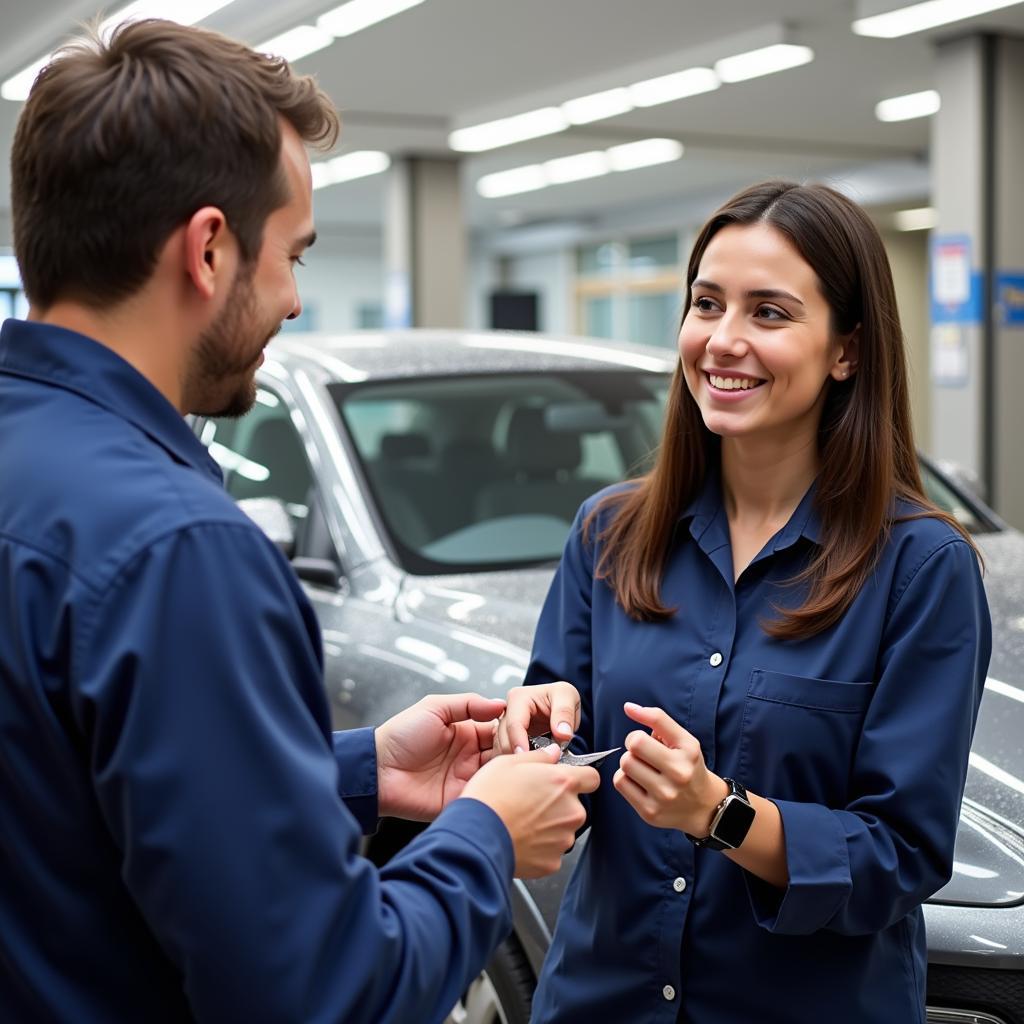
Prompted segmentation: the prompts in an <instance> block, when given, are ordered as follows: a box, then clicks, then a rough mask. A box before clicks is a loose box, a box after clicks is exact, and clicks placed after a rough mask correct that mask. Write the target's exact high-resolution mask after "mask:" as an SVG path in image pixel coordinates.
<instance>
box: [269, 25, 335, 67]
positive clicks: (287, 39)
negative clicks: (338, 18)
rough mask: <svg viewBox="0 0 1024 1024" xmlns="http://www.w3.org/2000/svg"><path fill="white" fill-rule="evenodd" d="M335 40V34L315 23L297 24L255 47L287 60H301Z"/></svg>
mask: <svg viewBox="0 0 1024 1024" xmlns="http://www.w3.org/2000/svg"><path fill="white" fill-rule="evenodd" d="M333 42H334V36H332V35H331V34H330V32H324V31H322V30H321V29H318V28H316V27H315V26H314V25H296V27H295V28H291V29H289V30H288V31H287V32H282V33H281V34H280V35H279V36H274V38H273V39H268V40H267V41H266V42H265V43H260V45H259V46H255V47H253V49H255V50H258V51H259V52H260V53H269V54H272V55H273V56H275V57H283V58H284V59H285V60H287V61H293V60H299V59H300V58H302V57H308V56H309V55H310V54H311V53H316V52H317V50H322V49H323V48H324V47H325V46H330V45H331V43H333Z"/></svg>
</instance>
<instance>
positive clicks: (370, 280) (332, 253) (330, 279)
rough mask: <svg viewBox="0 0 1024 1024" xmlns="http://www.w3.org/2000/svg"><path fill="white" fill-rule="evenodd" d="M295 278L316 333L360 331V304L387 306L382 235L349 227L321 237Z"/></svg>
mask: <svg viewBox="0 0 1024 1024" xmlns="http://www.w3.org/2000/svg"><path fill="white" fill-rule="evenodd" d="M304 260H305V263H306V266H304V267H300V268H299V270H298V273H297V275H296V280H297V281H298V285H299V294H300V296H301V297H302V303H303V307H304V308H305V309H306V310H308V311H309V312H310V313H311V315H312V323H311V324H310V326H311V327H312V328H313V329H315V330H318V331H348V330H354V329H355V328H356V327H358V326H359V325H358V322H357V310H358V308H359V306H360V305H361V304H364V303H377V304H383V302H384V269H383V255H382V248H381V240H380V233H379V231H378V230H376V229H364V228H347V229H344V230H341V231H339V232H337V233H333V232H331V233H321V235H320V236H319V237H318V239H317V242H316V245H314V246H313V248H312V249H310V250H309V252H308V253H307V254H306V256H305V257H304Z"/></svg>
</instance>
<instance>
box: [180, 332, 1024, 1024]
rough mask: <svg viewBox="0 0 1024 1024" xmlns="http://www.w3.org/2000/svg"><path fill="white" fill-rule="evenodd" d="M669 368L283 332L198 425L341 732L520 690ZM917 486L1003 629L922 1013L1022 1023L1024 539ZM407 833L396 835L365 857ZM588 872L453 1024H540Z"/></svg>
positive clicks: (537, 910)
mask: <svg viewBox="0 0 1024 1024" xmlns="http://www.w3.org/2000/svg"><path fill="white" fill-rule="evenodd" d="M674 362H675V359H674V354H673V353H671V352H670V351H668V350H664V349H657V348H644V347H640V346H634V345H611V344H606V343H602V342H595V341H589V340H584V339H577V338H558V337H549V336H541V335H535V334H505V333H469V332H426V331H406V332H397V333H353V334H348V335H339V336H335V335H330V336H328V335H287V334H285V335H283V336H281V337H280V338H279V339H278V340H276V341H275V342H274V343H273V344H272V345H271V346H270V348H269V349H268V350H267V359H266V361H265V363H264V365H263V367H262V368H261V369H260V371H259V377H258V384H259V393H258V402H257V405H256V407H255V408H254V409H253V411H252V412H251V413H250V414H249V415H248V416H246V417H245V418H243V419H241V420H199V421H197V422H196V424H195V429H196V430H197V432H199V434H200V436H201V437H202V439H203V440H204V442H206V443H207V444H208V446H209V450H210V452H211V453H212V454H213V456H214V457H215V458H216V459H217V461H218V462H219V463H220V465H221V466H222V467H223V469H224V471H225V477H226V486H227V489H228V491H229V492H230V493H231V494H232V495H233V496H234V497H235V498H236V499H237V500H238V501H240V502H243V503H244V504H243V507H245V509H246V511H247V512H248V513H249V514H250V515H251V516H252V517H253V518H254V519H256V520H257V521H258V522H259V523H260V525H261V526H262V527H263V528H264V529H265V530H266V531H267V533H268V534H269V535H270V536H271V537H272V538H273V539H274V540H275V541H276V542H277V543H278V544H279V545H280V546H281V548H282V549H283V550H284V551H285V552H286V553H287V554H288V556H289V557H290V559H291V561H292V564H293V566H294V568H295V571H296V573H297V574H298V575H299V577H300V578H301V579H302V580H303V581H304V583H305V586H306V589H307V592H308V594H309V596H310V598H311V600H312V602H313V604H314V606H315V607H316V611H317V614H318V615H319V619H320V624H321V627H322V630H323V644H324V651H325V657H326V685H327V690H328V694H329V697H330V704H331V711H332V715H333V720H334V725H335V728H339V729H346V728H351V727H355V726H361V725H369V724H377V723H379V722H381V721H382V720H383V719H385V718H387V717H388V716H389V715H391V714H392V713H394V712H396V711H398V710H399V709H400V708H403V707H405V706H407V705H408V704H410V703H411V702H413V701H415V700H417V699H418V698H419V697H421V696H422V695H424V694H427V693H432V692H440V691H446V690H447V691H452V692H457V691H462V690H466V689H473V690H477V691H479V692H482V693H485V694H488V695H494V696H503V695H504V694H505V693H506V691H507V690H508V689H509V688H510V687H512V686H515V685H517V684H518V683H520V682H521V680H522V677H523V672H524V670H525V668H526V665H527V662H528V658H529V651H530V646H531V641H532V635H533V630H534V626H535V624H536V621H537V617H538V614H539V610H540V605H541V602H542V600H543V598H544V595H545V593H546V591H547V587H548V584H549V582H550V580H551V576H552V573H553V571H554V567H555V564H556V562H557V560H558V558H559V555H560V553H561V550H562V545H563V543H564V541H565V538H566V535H567V532H568V527H569V524H570V522H571V520H572V518H573V515H574V514H575V512H576V509H577V508H578V506H579V505H580V503H581V502H582V501H583V500H584V498H586V497H587V496H588V495H590V494H592V493H593V492H595V491H597V490H598V489H600V488H601V487H604V486H605V485H607V484H609V483H612V482H614V481H617V480H621V479H624V478H626V477H629V476H633V475H636V474H638V473H642V472H643V471H644V470H645V469H646V467H647V466H648V465H649V460H650V457H651V453H652V450H653V449H654V448H655V446H656V444H657V441H658V433H659V429H660V424H661V419H662V413H663V408H664V402H665V397H666V394H667V391H668V383H669V375H670V374H671V372H672V369H673V366H674ZM922 470H923V473H924V478H925V481H926V486H927V489H928V492H929V494H930V495H931V497H932V498H933V499H934V500H935V501H936V502H937V503H938V504H939V505H940V506H942V507H943V508H945V509H948V510H949V511H951V512H952V513H953V514H954V515H956V516H957V517H958V518H959V519H960V521H961V522H963V523H964V524H965V525H966V526H967V527H968V528H969V529H970V530H971V531H972V532H973V533H974V535H975V536H976V538H977V541H978V543H979V545H980V547H981V548H982V550H983V552H984V555H985V559H986V562H987V574H986V587H987V590H988V596H989V601H990V605H991V609H992V615H993V624H994V632H995V647H994V652H993V658H992V665H991V676H990V678H989V680H988V685H987V693H986V696H985V699H984V701H983V702H982V707H981V717H980V720H979V723H978V730H977V735H976V738H975V742H974V747H973V751H972V753H971V767H970V773H969V776H968V780H967V793H966V797H965V800H964V805H963V811H962V813H961V819H960V831H959V833H958V837H957V847H956V860H955V864H954V873H953V878H952V880H951V881H950V883H949V884H948V885H947V886H946V887H945V888H944V889H942V891H941V892H939V893H937V894H936V896H935V897H934V898H933V899H932V900H931V901H930V902H929V904H928V906H927V907H926V917H927V926H928V939H929V960H930V969H929V978H928V1003H929V1011H928V1020H929V1021H932V1022H936V1024H937V1022H958V1021H959V1022H965V1024H966V1022H988V1024H991V1022H1002V1024H1024V537H1022V535H1021V534H1020V533H1018V532H1017V531H1015V530H1012V529H1009V528H1008V527H1007V526H1006V525H1005V524H1003V523H1002V522H1000V521H999V519H998V517H997V516H996V515H995V514H994V513H993V512H991V511H990V510H989V509H987V508H986V507H985V506H984V505H983V504H982V503H981V502H980V501H979V500H978V499H976V498H974V497H973V496H972V495H971V494H970V493H969V492H968V491H967V490H966V489H964V488H962V487H960V486H958V485H957V484H955V483H954V482H953V481H952V480H951V479H950V478H948V477H946V476H944V475H943V474H942V473H940V472H939V471H938V470H937V469H936V467H934V466H933V465H931V464H929V463H928V462H927V461H924V460H922ZM415 829H416V826H412V825H409V824H406V823H401V822H396V821H385V822H384V823H383V824H382V826H381V828H380V829H379V831H378V832H377V834H376V835H375V836H373V837H372V838H371V839H370V840H369V841H368V845H367V853H368V855H369V856H370V857H372V858H374V859H375V860H377V861H378V862H381V863H382V862H383V861H385V860H386V859H387V858H388V857H389V856H390V855H391V854H392V853H393V852H394V851H395V850H396V849H398V848H400V847H401V846H402V845H404V844H405V843H407V842H408V841H409V839H410V838H411V837H412V835H414V834H415ZM578 847H579V844H577V851H578ZM575 855H576V854H575V853H574V854H570V855H569V856H568V857H567V858H566V863H565V865H564V867H563V870H562V871H561V872H560V873H559V874H558V875H556V876H554V877H552V878H550V879H545V880H542V881H539V882H531V883H523V882H516V884H515V890H514V893H513V901H514V909H515V931H514V934H513V936H512V937H511V938H509V939H508V940H507V941H506V943H505V944H504V945H503V946H502V948H501V949H500V950H499V951H498V953H497V954H496V955H495V957H494V958H493V960H492V961H491V963H490V964H489V965H488V968H487V970H486V971H485V972H484V973H483V974H482V975H481V976H480V977H479V978H478V979H477V980H476V981H475V982H474V984H473V985H472V986H471V987H470V988H469V990H468V991H467V992H466V993H465V994H464V997H463V999H462V1000H461V1001H460V1003H459V1004H458V1005H457V1006H456V1007H455V1008H454V1009H453V1011H452V1013H451V1016H450V1018H449V1020H450V1022H452V1024H456V1022H474V1024H493V1022H499V1021H500V1022H502V1024H520V1022H525V1021H526V1020H527V1019H528V1017H529V1005H530V996H531V993H532V990H533V986H534V981H535V978H536V977H537V973H538V971H539V968H540V964H541V961H542V959H543V957H544V953H545V950H546V949H547V946H548V943H549V941H550V936H551V932H552V928H553V925H554V919H555V915H556V913H557V911H558V905H559V901H560V896H561V892H562V889H563V886H564V884H565V881H566V878H567V877H568V871H570V870H571V868H572V864H573V862H574V860H575Z"/></svg>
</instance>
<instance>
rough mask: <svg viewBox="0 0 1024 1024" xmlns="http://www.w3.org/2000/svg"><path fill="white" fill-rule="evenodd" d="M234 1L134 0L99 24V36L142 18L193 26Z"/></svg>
mask: <svg viewBox="0 0 1024 1024" xmlns="http://www.w3.org/2000/svg"><path fill="white" fill-rule="evenodd" d="M233 2H234V0H177V2H170V0H135V3H132V4H129V5H128V6H127V7H122V8H121V10H119V11H117V12H115V13H114V14H112V15H110V17H109V18H106V19H104V20H103V21H102V22H101V23H100V35H101V36H104V37H105V36H106V35H107V33H108V32H111V31H113V29H115V28H117V26H118V25H120V24H121V23H122V22H125V21H141V20H142V19H143V18H164V19H165V20H167V21H175V22H177V23H178V24H179V25H195V24H196V23H197V22H200V21H202V20H203V19H204V18H208V17H209V16H210V15H211V14H215V13H216V12H217V11H219V10H221V8H223V7H227V6H228V4H230V3H233Z"/></svg>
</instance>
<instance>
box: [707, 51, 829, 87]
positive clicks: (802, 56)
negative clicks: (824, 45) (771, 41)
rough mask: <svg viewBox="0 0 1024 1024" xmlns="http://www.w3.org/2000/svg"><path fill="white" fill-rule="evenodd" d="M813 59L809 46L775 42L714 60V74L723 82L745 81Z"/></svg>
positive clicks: (797, 65)
mask: <svg viewBox="0 0 1024 1024" xmlns="http://www.w3.org/2000/svg"><path fill="white" fill-rule="evenodd" d="M812 60H814V51H813V50H812V49H811V48H810V47H809V46H796V45H794V44H793V43H776V44H775V45H774V46H763V47H761V49H759V50H750V51H749V52H747V53H738V54H736V55H735V56H733V57H723V58H722V59H721V60H720V61H716V62H715V74H717V75H718V77H719V78H720V79H721V80H722V81H723V82H745V81H747V80H748V79H750V78H759V77H760V76H761V75H772V74H775V72H776V71H788V70H789V69H790V68H798V67H800V66H801V65H802V64H809V63H810V62H811V61H812Z"/></svg>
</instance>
